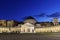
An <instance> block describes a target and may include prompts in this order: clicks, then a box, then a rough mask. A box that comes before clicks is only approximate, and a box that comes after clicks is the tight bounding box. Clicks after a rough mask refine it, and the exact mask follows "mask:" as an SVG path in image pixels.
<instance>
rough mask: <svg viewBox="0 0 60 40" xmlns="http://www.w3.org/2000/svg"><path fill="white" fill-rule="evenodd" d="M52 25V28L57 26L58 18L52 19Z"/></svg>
mask: <svg viewBox="0 0 60 40" xmlns="http://www.w3.org/2000/svg"><path fill="white" fill-rule="evenodd" d="M53 24H54V26H57V25H59V22H58V18H54V19H53Z"/></svg>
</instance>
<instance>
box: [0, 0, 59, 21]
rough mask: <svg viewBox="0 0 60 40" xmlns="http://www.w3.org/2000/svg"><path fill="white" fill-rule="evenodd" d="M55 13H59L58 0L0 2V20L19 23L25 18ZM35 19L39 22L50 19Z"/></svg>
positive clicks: (2, 0)
mask: <svg viewBox="0 0 60 40" xmlns="http://www.w3.org/2000/svg"><path fill="white" fill-rule="evenodd" d="M55 12H60V0H0V19H5V20H17V21H21V20H23V17H26V16H33V15H40V14H41V13H45V14H46V15H51V14H53V13H55ZM33 17H35V16H33ZM35 18H36V19H37V20H38V21H40V22H41V21H42V20H43V21H49V20H50V19H52V18H50V17H45V16H44V17H40V16H38V17H37V16H36V17H35ZM46 18H47V19H46ZM48 19H49V20H48ZM50 21H51V20H50Z"/></svg>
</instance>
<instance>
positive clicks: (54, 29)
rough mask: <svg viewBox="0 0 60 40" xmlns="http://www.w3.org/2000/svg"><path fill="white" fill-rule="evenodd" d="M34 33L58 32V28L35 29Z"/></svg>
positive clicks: (59, 28) (59, 30) (59, 29)
mask: <svg viewBox="0 0 60 40" xmlns="http://www.w3.org/2000/svg"><path fill="white" fill-rule="evenodd" d="M35 32H36V33H37V32H60V27H59V26H57V27H46V28H35Z"/></svg>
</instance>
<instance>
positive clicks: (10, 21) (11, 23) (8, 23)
mask: <svg viewBox="0 0 60 40" xmlns="http://www.w3.org/2000/svg"><path fill="white" fill-rule="evenodd" d="M13 26H15V21H14V20H9V21H7V27H13Z"/></svg>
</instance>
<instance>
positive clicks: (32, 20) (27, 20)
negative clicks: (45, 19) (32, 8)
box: [24, 16, 37, 24]
mask: <svg viewBox="0 0 60 40" xmlns="http://www.w3.org/2000/svg"><path fill="white" fill-rule="evenodd" d="M36 22H37V21H36V20H35V19H34V18H33V17H31V16H29V17H27V18H26V19H25V20H24V23H31V24H35V23H36Z"/></svg>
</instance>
